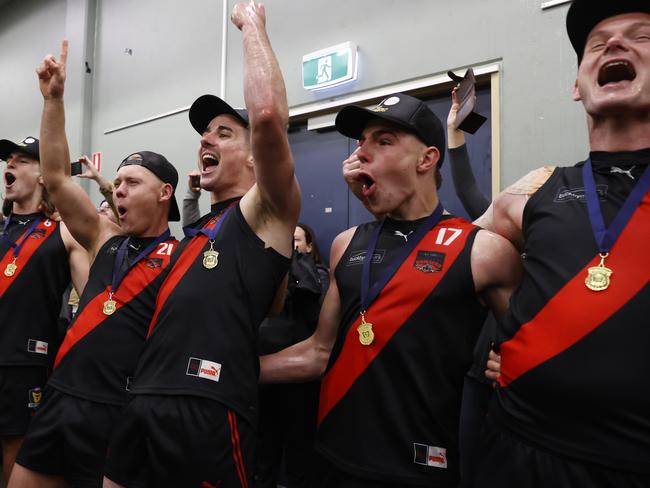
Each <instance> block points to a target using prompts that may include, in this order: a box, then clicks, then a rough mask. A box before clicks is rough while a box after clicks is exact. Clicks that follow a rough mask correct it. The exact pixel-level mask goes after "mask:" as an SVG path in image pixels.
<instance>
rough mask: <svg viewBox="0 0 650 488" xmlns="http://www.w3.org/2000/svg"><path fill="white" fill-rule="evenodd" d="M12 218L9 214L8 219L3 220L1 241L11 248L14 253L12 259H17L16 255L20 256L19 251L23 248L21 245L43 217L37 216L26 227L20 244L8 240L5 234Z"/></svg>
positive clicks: (7, 235)
mask: <svg viewBox="0 0 650 488" xmlns="http://www.w3.org/2000/svg"><path fill="white" fill-rule="evenodd" d="M12 217H13V214H9V217H7V219H6V220H5V225H4V227H3V228H2V239H3V240H4V241H5V242H6V243H7V244H8V245H10V246H11V247H12V249H13V251H14V258H17V257H18V255H19V254H20V250H21V249H22V248H23V244H25V241H26V240H27V238H28V237H29V236H30V235H31V233H32V232H34V230H35V229H36V227H38V224H40V223H41V222H42V221H43V216H42V215H39V216H38V217H36V218H35V219H34V222H32V223H31V224H30V225H29V227H27V231H26V232H25V234H24V235H23V238H22V239H21V240H20V244H18V243H16V242H13V241H12V240H11V239H9V232H7V228H8V227H9V224H10V223H11V218H12Z"/></svg>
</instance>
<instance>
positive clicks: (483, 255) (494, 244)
mask: <svg viewBox="0 0 650 488" xmlns="http://www.w3.org/2000/svg"><path fill="white" fill-rule="evenodd" d="M471 262H472V276H473V277H474V286H475V289H476V291H477V293H478V294H479V295H480V296H481V298H482V299H483V300H484V301H485V302H486V303H487V305H488V306H489V307H490V308H491V309H492V312H493V313H494V315H495V317H497V318H500V317H501V316H503V314H504V313H505V311H506V310H507V309H508V305H509V302H510V296H511V295H512V292H513V291H514V290H515V288H516V287H517V286H518V285H519V283H520V281H521V277H522V274H523V268H522V263H521V256H520V254H519V253H518V252H517V250H516V249H515V248H514V246H513V245H512V244H511V243H510V242H509V241H508V240H507V239H505V238H504V237H502V236H500V235H498V234H495V233H493V232H490V231H487V230H480V231H479V232H478V234H477V235H476V239H475V240H474V245H473V246H472V255H471Z"/></svg>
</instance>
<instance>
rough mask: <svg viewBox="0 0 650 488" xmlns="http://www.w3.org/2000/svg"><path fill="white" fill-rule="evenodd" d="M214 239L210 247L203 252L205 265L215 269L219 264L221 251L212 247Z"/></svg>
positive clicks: (207, 267)
mask: <svg viewBox="0 0 650 488" xmlns="http://www.w3.org/2000/svg"><path fill="white" fill-rule="evenodd" d="M213 243H214V241H210V249H209V250H208V251H205V252H204V253H203V267H204V268H206V269H214V268H216V267H217V264H219V253H218V252H217V251H215V250H214V249H213V248H212V244H213Z"/></svg>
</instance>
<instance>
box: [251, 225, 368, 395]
mask: <svg viewBox="0 0 650 488" xmlns="http://www.w3.org/2000/svg"><path fill="white" fill-rule="evenodd" d="M354 230H355V229H354V228H353V229H348V230H346V231H345V232H343V233H341V234H339V235H338V236H337V238H336V239H334V242H333V243H332V250H331V256H330V264H331V267H330V286H329V288H328V290H327V294H326V295H325V300H324V301H323V306H322V307H321V310H320V316H319V319H318V327H316V330H315V331H314V333H313V335H312V336H311V337H309V338H307V339H305V340H304V341H302V342H299V343H298V344H294V345H293V346H290V347H288V348H286V349H283V350H282V351H279V352H277V353H275V354H269V355H268V356H262V357H260V382H262V383H285V382H303V381H309V380H313V379H316V378H319V377H321V376H322V375H323V373H324V372H325V368H326V367H327V362H328V361H329V357H330V353H331V352H332V348H333V347H334V342H335V341H336V334H337V332H338V328H339V322H340V319H341V301H340V299H339V289H338V285H337V283H336V277H335V276H334V271H335V270H336V266H337V264H338V262H339V260H340V259H341V256H342V255H343V252H344V251H345V249H346V248H347V247H348V244H349V243H350V240H351V239H352V236H353V235H354Z"/></svg>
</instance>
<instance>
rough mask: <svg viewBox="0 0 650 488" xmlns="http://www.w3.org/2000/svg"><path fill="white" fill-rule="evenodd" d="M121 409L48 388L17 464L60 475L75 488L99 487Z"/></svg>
mask: <svg viewBox="0 0 650 488" xmlns="http://www.w3.org/2000/svg"><path fill="white" fill-rule="evenodd" d="M121 410H122V407H119V406H117V405H107V404H104V403H97V402H92V401H90V400H84V399H82V398H78V397H74V396H71V395H67V394H65V393H62V392H60V391H58V390H56V389H54V388H52V387H50V386H48V387H46V388H45V391H44V392H43V403H42V405H41V406H40V407H39V409H38V411H37V413H36V415H35V416H34V421H33V422H32V424H31V425H30V427H29V430H28V431H27V435H26V436H25V440H24V442H23V445H22V447H21V448H20V451H19V452H18V457H17V459H16V462H17V463H18V464H20V465H21V466H23V467H25V468H27V469H30V470H32V471H36V472H38V473H42V474H47V475H53V476H62V477H63V478H65V480H66V481H67V482H68V483H70V484H71V485H72V486H75V487H101V486H102V478H103V475H104V464H105V461H106V449H107V446H108V440H109V437H110V433H111V429H112V427H113V424H114V423H115V421H116V420H117V419H118V418H119V414H120V412H121Z"/></svg>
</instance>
